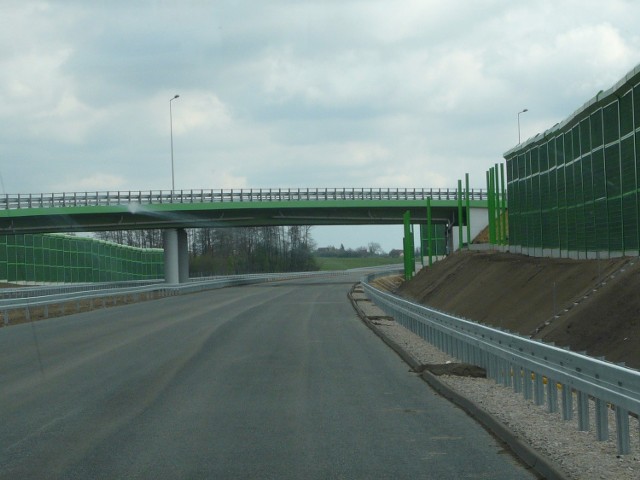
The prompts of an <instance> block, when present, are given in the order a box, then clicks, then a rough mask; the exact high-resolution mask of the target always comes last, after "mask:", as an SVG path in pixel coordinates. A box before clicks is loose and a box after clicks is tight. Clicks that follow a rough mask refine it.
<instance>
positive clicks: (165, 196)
mask: <svg viewBox="0 0 640 480" xmlns="http://www.w3.org/2000/svg"><path fill="white" fill-rule="evenodd" d="M464 195H465V194H464V192H463V198H466V197H464ZM427 198H431V199H432V200H456V199H457V198H458V191H457V189H455V188H297V189H291V188H276V189H274V188H269V189H263V188H260V189H255V188H252V189H238V190H236V189H231V190H223V189H219V190H213V189H209V190H173V191H171V190H148V191H105V192H71V193H66V192H63V193H37V194H32V193H30V194H7V195H3V196H0V209H2V210H17V209H26V208H60V207H89V206H90V207H96V206H112V205H129V204H138V205H156V204H165V203H169V204H170V203H227V202H288V201H314V202H315V201H318V202H325V201H336V200H356V201H357V200H362V201H375V200H382V201H393V200H398V201H402V200H426V199H427ZM469 199H470V200H474V201H476V200H486V199H487V193H486V191H485V190H482V189H472V190H470V191H469Z"/></svg>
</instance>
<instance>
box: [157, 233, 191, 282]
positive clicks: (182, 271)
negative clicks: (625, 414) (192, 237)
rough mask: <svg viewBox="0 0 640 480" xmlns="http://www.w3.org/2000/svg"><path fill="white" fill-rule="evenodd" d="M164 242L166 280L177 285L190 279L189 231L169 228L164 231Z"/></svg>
mask: <svg viewBox="0 0 640 480" xmlns="http://www.w3.org/2000/svg"><path fill="white" fill-rule="evenodd" d="M162 239H163V243H164V281H165V282H166V283H169V284H172V285H175V284H178V283H184V282H186V281H187V280H188V279H189V249H188V240H187V232H186V230H184V229H183V228H180V229H175V228H169V229H166V230H164V231H163V232H162Z"/></svg>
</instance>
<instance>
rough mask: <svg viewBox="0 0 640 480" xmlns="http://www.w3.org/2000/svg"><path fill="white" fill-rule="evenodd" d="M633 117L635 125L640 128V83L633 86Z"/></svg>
mask: <svg viewBox="0 0 640 480" xmlns="http://www.w3.org/2000/svg"><path fill="white" fill-rule="evenodd" d="M633 118H634V123H633V127H634V128H640V84H638V85H636V86H635V87H633Z"/></svg>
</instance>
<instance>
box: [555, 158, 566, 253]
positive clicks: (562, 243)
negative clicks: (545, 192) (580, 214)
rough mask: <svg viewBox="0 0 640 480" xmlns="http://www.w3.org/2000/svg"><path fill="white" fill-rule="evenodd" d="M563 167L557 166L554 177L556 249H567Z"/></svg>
mask: <svg viewBox="0 0 640 480" xmlns="http://www.w3.org/2000/svg"><path fill="white" fill-rule="evenodd" d="M564 173H565V167H564V165H560V164H558V167H557V169H556V175H557V179H558V236H559V238H558V248H561V249H566V248H567V192H566V184H565V178H564Z"/></svg>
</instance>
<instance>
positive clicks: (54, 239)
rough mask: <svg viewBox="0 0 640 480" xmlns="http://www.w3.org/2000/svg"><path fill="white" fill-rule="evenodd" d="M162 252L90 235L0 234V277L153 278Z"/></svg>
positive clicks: (157, 273)
mask: <svg viewBox="0 0 640 480" xmlns="http://www.w3.org/2000/svg"><path fill="white" fill-rule="evenodd" d="M163 275H164V252H163V251H162V250H159V249H155V250H154V249H146V250H145V249H137V248H132V247H123V246H121V245H113V244H109V243H106V242H101V241H98V240H94V239H91V238H83V237H69V236H64V235H58V234H51V235H0V279H2V280H5V281H9V282H23V281H26V282H39V283H49V282H96V281H114V280H138V279H140V280H141V279H157V278H162V277H163Z"/></svg>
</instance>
